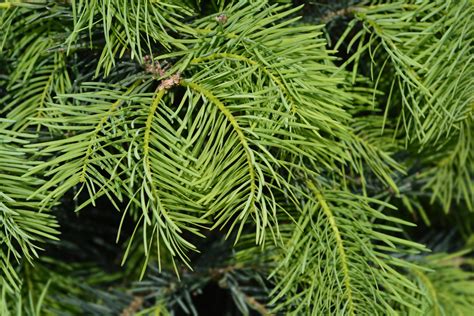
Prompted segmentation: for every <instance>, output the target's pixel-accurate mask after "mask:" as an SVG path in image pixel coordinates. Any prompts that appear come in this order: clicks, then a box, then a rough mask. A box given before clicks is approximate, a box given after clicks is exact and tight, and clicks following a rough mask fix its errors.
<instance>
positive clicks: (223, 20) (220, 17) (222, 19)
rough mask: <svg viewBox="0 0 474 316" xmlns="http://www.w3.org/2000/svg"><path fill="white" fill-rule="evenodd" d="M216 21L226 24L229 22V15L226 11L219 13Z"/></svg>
mask: <svg viewBox="0 0 474 316" xmlns="http://www.w3.org/2000/svg"><path fill="white" fill-rule="evenodd" d="M216 21H217V22H219V23H220V24H226V23H227V15H225V14H224V13H221V14H219V15H218V16H216Z"/></svg>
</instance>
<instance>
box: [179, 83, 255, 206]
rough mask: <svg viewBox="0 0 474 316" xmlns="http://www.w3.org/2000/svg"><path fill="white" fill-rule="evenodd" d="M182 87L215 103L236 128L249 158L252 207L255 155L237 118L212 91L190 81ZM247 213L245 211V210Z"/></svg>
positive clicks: (252, 203)
mask: <svg viewBox="0 0 474 316" xmlns="http://www.w3.org/2000/svg"><path fill="white" fill-rule="evenodd" d="M180 85H182V86H183V87H188V88H191V89H192V90H195V91H197V92H199V93H201V94H202V95H204V96H205V97H206V98H208V99H209V101H211V102H212V103H214V104H215V105H216V106H217V108H218V109H219V110H220V111H221V112H222V114H223V115H224V116H225V117H226V118H227V120H228V121H229V122H230V124H231V125H232V127H233V128H234V131H235V133H236V134H237V137H238V138H239V140H240V143H241V144H242V147H243V148H244V151H245V155H246V157H247V164H248V169H249V174H250V181H251V184H250V192H251V197H250V199H251V200H250V203H249V207H250V205H254V203H255V200H254V199H255V191H256V189H257V185H256V172H255V170H254V167H253V163H252V161H253V153H252V150H251V149H250V146H249V144H248V142H247V139H246V138H245V135H244V132H243V131H242V128H241V127H240V126H239V123H237V120H236V119H235V117H234V116H233V115H232V113H231V112H230V111H229V110H228V109H227V108H226V107H225V105H224V103H222V102H221V101H220V100H219V99H218V98H217V97H216V96H215V95H214V94H212V92H211V91H209V90H207V89H206V88H204V87H202V86H201V85H199V84H197V83H194V82H190V81H184V80H182V81H181V82H180ZM244 211H245V210H244Z"/></svg>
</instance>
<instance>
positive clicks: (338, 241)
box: [307, 181, 355, 315]
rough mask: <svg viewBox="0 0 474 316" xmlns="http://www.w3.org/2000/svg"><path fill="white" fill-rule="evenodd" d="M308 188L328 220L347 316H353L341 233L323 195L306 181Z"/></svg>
mask: <svg viewBox="0 0 474 316" xmlns="http://www.w3.org/2000/svg"><path fill="white" fill-rule="evenodd" d="M307 184H308V187H309V188H310V190H311V191H312V192H313V194H314V195H315V196H316V199H317V201H318V202H319V204H320V205H321V208H322V210H323V212H324V215H326V217H327V218H328V220H329V225H330V226H331V229H332V231H333V233H334V236H335V238H336V246H337V250H338V252H339V255H340V256H341V266H342V272H343V273H344V285H345V287H346V290H347V301H348V305H349V314H350V315H355V313H354V302H353V298H352V287H351V277H350V275H349V267H348V265H347V255H346V251H345V250H344V245H343V241H342V237H341V232H340V231H339V227H338V226H337V223H336V219H335V218H334V215H333V213H332V212H331V209H330V207H329V205H328V204H327V202H326V200H325V199H324V197H323V195H322V194H321V192H319V190H318V189H317V188H316V186H315V185H314V184H313V182H311V181H308V182H307Z"/></svg>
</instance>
